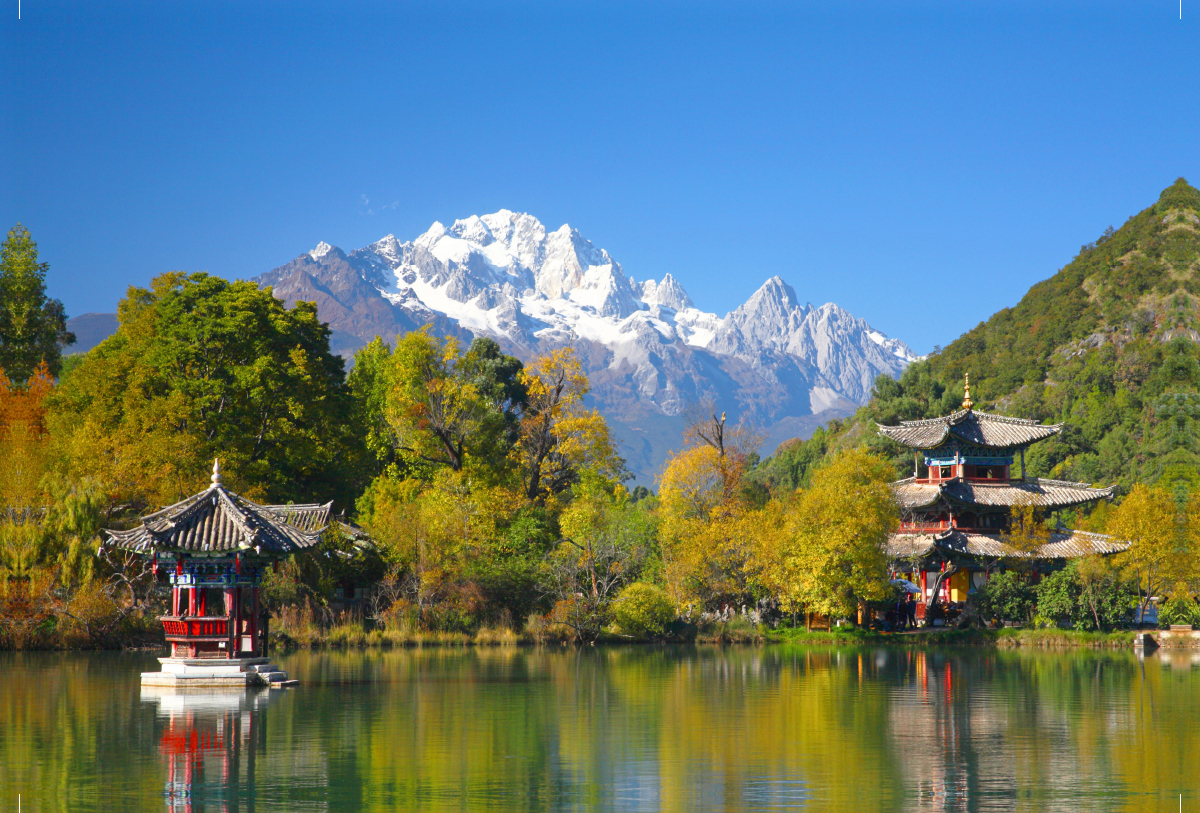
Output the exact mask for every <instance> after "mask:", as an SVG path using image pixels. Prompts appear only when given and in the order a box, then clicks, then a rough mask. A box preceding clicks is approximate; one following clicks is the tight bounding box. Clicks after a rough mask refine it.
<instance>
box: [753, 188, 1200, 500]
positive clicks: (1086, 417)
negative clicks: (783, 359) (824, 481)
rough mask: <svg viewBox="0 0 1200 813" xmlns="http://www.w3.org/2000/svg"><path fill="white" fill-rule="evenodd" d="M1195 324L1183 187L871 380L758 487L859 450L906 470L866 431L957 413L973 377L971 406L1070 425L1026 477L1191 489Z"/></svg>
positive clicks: (907, 466)
mask: <svg viewBox="0 0 1200 813" xmlns="http://www.w3.org/2000/svg"><path fill="white" fill-rule="evenodd" d="M963 294H964V295H969V294H970V292H969V290H964V291H963ZM1198 315H1200V191H1197V190H1196V189H1195V188H1193V187H1192V186H1190V185H1189V184H1188V183H1187V181H1185V180H1184V179H1183V178H1180V179H1179V180H1177V181H1176V182H1175V183H1174V184H1172V185H1171V186H1169V187H1168V188H1167V189H1165V190H1163V193H1162V194H1161V195H1160V196H1159V199H1158V202H1157V203H1155V204H1154V205H1153V206H1151V207H1149V208H1148V209H1145V210H1144V211H1142V212H1140V213H1138V214H1137V215H1134V216H1133V217H1131V218H1129V220H1128V221H1126V223H1125V225H1124V226H1122V227H1121V228H1120V229H1118V230H1116V231H1113V230H1112V229H1111V228H1110V229H1108V230H1106V231H1105V233H1104V234H1103V235H1101V236H1100V237H1099V239H1097V240H1096V242H1095V243H1090V244H1088V245H1085V246H1083V247H1082V248H1081V249H1080V251H1079V255H1078V256H1077V257H1076V258H1075V259H1074V260H1073V261H1072V262H1071V263H1070V264H1069V265H1067V266H1066V267H1065V268H1063V269H1062V270H1060V271H1059V272H1058V273H1057V274H1055V275H1054V276H1052V277H1050V278H1049V279H1047V280H1044V281H1043V282H1039V283H1038V284H1037V285H1034V286H1033V287H1032V288H1030V289H1029V292H1028V293H1027V294H1026V295H1025V296H1024V298H1022V299H1021V301H1020V302H1019V303H1018V304H1017V305H1016V306H1015V307H1012V308H1005V309H1004V310H1002V311H999V312H998V313H996V314H995V315H993V316H992V317H991V318H990V319H988V320H987V321H986V322H982V323H980V324H979V325H978V326H977V327H975V328H974V329H972V330H970V331H968V332H967V333H965V334H963V335H962V336H960V337H959V338H958V339H957V340H955V341H954V342H953V343H951V344H950V345H949V346H947V347H945V348H944V349H941V350H940V351H938V352H935V353H934V354H933V355H931V356H930V357H928V358H927V359H926V360H924V361H921V362H918V363H916V364H913V365H912V366H911V367H909V368H908V370H907V371H905V373H904V375H903V376H902V377H901V379H900V380H899V381H893V380H891V379H888V378H885V377H881V378H880V379H879V380H878V382H876V386H875V393H874V396H873V398H872V400H871V402H870V403H869V404H868V405H867V406H865V407H863V408H861V409H859V410H858V412H857V413H856V414H855V415H854V416H852V417H851V418H849V419H847V420H845V421H841V422H834V423H832V424H830V425H829V427H827V428H826V429H824V430H820V431H818V432H817V433H816V435H814V436H813V437H812V438H811V439H810V440H808V441H804V442H800V441H792V442H791V443H789V444H784V445H782V446H780V448H779V449H778V450H776V453H775V455H774V457H773V458H771V459H769V460H767V461H764V463H763V464H762V465H761V466H760V467H759V477H760V478H762V479H765V480H767V481H769V482H770V483H772V484H774V485H779V486H783V487H790V486H796V485H800V484H803V483H805V482H806V481H807V479H808V477H809V474H810V472H811V470H812V468H813V467H814V466H815V465H817V464H819V462H820V461H821V460H822V459H823V458H824V456H825V455H826V454H827V453H828V451H829V450H830V449H834V448H838V447H841V446H845V445H861V444H865V445H868V446H871V447H873V448H876V449H877V450H880V451H883V452H886V453H888V454H890V455H892V456H893V457H894V458H895V460H896V464H897V470H898V472H899V473H901V474H904V473H907V472H910V471H911V467H912V458H911V456H910V453H902V452H901V450H900V448H899V447H897V446H895V444H893V443H891V442H890V441H886V440H884V439H883V438H880V437H878V436H877V435H876V432H875V425H874V424H875V422H879V423H885V424H894V423H896V422H897V421H900V420H910V419H918V418H929V417H934V416H936V415H944V414H947V413H950V412H953V411H954V410H956V409H958V408H959V404H960V402H961V401H962V396H963V376H964V374H965V373H970V376H971V391H972V397H973V398H974V400H975V403H976V408H977V409H982V410H986V411H990V412H998V413H1002V414H1006V415H1013V416H1017V417H1023V418H1034V419H1037V420H1040V421H1048V422H1055V423H1057V422H1065V423H1067V428H1066V430H1065V431H1064V432H1063V434H1062V435H1061V436H1059V437H1057V438H1055V439H1053V440H1050V441H1046V442H1044V443H1040V444H1037V445H1035V446H1034V447H1033V448H1032V449H1031V450H1030V453H1029V455H1028V458H1027V463H1028V466H1029V473H1030V474H1031V475H1037V476H1042V477H1055V478H1061V479H1068V480H1079V481H1084V482H1089V483H1101V484H1105V485H1108V484H1112V483H1118V484H1119V485H1120V486H1121V487H1122V490H1126V489H1128V488H1129V487H1130V486H1131V485H1132V484H1133V483H1135V482H1158V481H1164V482H1167V483H1169V484H1171V485H1172V486H1174V487H1176V488H1177V489H1183V488H1190V487H1191V485H1192V484H1194V482H1195V481H1196V479H1197V477H1196V471H1197V469H1196V465H1197V462H1198V461H1200V457H1198V455H1197V451H1198V448H1197V443H1196V439H1195V431H1194V430H1195V420H1196V416H1197V415H1198V414H1200V396H1198V395H1197V390H1198V389H1200V352H1198V348H1197V342H1198V341H1200V333H1198V332H1197V317H1198Z"/></svg>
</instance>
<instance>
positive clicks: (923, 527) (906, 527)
mask: <svg viewBox="0 0 1200 813" xmlns="http://www.w3.org/2000/svg"><path fill="white" fill-rule="evenodd" d="M949 529H950V523H949V522H901V523H900V530H901V531H947V530H949Z"/></svg>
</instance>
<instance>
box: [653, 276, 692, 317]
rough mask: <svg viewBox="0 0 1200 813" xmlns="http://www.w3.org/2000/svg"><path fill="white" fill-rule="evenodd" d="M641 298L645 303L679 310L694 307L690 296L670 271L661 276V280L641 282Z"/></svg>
mask: <svg viewBox="0 0 1200 813" xmlns="http://www.w3.org/2000/svg"><path fill="white" fill-rule="evenodd" d="M641 298H642V301H643V302H645V303H646V304H647V305H661V306H663V307H667V308H674V309H675V310H677V311H681V310H683V309H684V308H694V307H696V306H695V305H694V304H693V303H692V298H691V297H690V296H688V295H687V291H685V290H683V286H682V285H680V284H679V281H678V280H676V279H675V278H674V277H673V276H671V274H670V272H668V273H667V275H666V276H664V277H663V279H662V282H655V281H654V280H652V279H648V280H646V281H645V282H643V283H642V284H641Z"/></svg>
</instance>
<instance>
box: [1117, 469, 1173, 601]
mask: <svg viewBox="0 0 1200 813" xmlns="http://www.w3.org/2000/svg"><path fill="white" fill-rule="evenodd" d="M1177 514H1178V509H1177V507H1176V504H1175V500H1174V498H1173V497H1172V496H1171V494H1170V492H1168V491H1167V490H1165V489H1162V488H1151V487H1150V486H1147V485H1144V484H1138V485H1135V486H1134V487H1133V490H1131V491H1130V492H1129V494H1128V495H1127V496H1126V497H1125V499H1124V500H1122V501H1121V504H1120V505H1119V506H1117V508H1116V510H1115V511H1113V512H1112V515H1111V516H1110V517H1109V520H1108V525H1107V528H1106V530H1107V531H1108V533H1109V534H1111V535H1112V536H1113V537H1114V538H1116V539H1118V540H1120V541H1123V542H1128V543H1129V548H1128V549H1127V550H1125V551H1124V552H1123V553H1120V554H1118V556H1117V557H1116V558H1117V565H1118V566H1119V567H1120V568H1121V569H1122V570H1123V571H1124V572H1125V574H1126V576H1127V577H1128V578H1129V579H1130V580H1131V581H1134V582H1136V583H1137V585H1138V590H1139V591H1140V592H1141V612H1142V613H1143V614H1144V613H1145V611H1146V608H1147V606H1148V605H1149V603H1150V599H1151V598H1152V597H1153V596H1156V595H1159V594H1160V593H1161V592H1162V591H1163V589H1164V588H1170V587H1171V586H1172V585H1173V584H1174V582H1175V580H1176V571H1177V568H1178V564H1179V556H1178V553H1179V527H1178V523H1177Z"/></svg>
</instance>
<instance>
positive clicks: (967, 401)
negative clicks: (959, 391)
mask: <svg viewBox="0 0 1200 813" xmlns="http://www.w3.org/2000/svg"><path fill="white" fill-rule="evenodd" d="M974 406H975V402H974V401H972V400H971V374H970V373H966V374H964V376H963V402H962V408H963V409H972V408H973V407H974Z"/></svg>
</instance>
